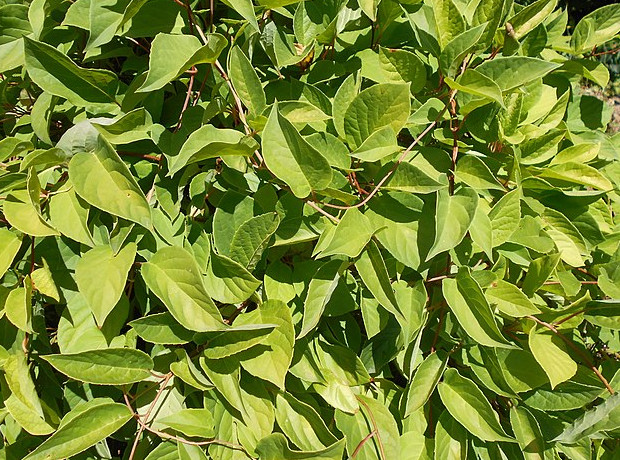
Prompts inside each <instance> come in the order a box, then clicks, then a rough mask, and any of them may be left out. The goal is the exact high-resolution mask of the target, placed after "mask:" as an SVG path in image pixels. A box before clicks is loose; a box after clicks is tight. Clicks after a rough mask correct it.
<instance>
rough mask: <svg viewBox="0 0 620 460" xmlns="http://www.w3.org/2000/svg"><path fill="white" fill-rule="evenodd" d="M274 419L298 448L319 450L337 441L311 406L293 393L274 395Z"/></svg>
mask: <svg viewBox="0 0 620 460" xmlns="http://www.w3.org/2000/svg"><path fill="white" fill-rule="evenodd" d="M275 407H276V421H277V422H278V425H279V426H280V428H281V429H282V431H284V433H285V434H286V435H287V436H288V438H289V439H290V440H291V441H292V442H293V443H294V444H295V445H296V446H297V447H299V448H300V449H303V450H321V449H323V448H325V447H328V446H330V445H332V444H333V443H335V442H336V441H337V439H336V437H335V436H334V435H333V434H332V433H331V432H330V431H329V429H328V428H327V427H326V426H325V422H324V421H323V419H321V417H320V416H319V414H318V413H317V412H316V411H315V410H314V409H313V408H312V406H310V405H308V404H306V403H304V402H302V401H300V400H298V399H296V398H295V397H294V396H293V395H291V394H289V393H285V392H282V391H280V392H278V394H277V395H276V405H275Z"/></svg>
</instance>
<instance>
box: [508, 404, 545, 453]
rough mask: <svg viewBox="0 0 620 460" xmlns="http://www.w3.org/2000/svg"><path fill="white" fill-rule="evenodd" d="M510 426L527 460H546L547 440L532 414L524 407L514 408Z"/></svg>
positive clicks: (511, 413)
mask: <svg viewBox="0 0 620 460" xmlns="http://www.w3.org/2000/svg"><path fill="white" fill-rule="evenodd" d="M510 424H511V425H512V431H514V434H515V437H516V438H517V442H518V443H519V447H520V448H521V450H522V452H523V457H524V458H525V460H544V458H545V453H544V452H545V439H544V437H543V434H542V433H541V431H540V426H539V425H538V422H537V421H536V419H535V418H534V416H533V415H532V413H531V412H530V411H529V410H527V409H526V408H524V407H521V406H519V407H515V406H513V407H511V408H510Z"/></svg>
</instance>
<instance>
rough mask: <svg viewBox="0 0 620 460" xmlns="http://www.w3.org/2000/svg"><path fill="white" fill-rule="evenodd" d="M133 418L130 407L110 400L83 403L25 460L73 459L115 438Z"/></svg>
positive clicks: (98, 399) (66, 416)
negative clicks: (110, 438) (118, 431)
mask: <svg viewBox="0 0 620 460" xmlns="http://www.w3.org/2000/svg"><path fill="white" fill-rule="evenodd" d="M131 417H132V414H131V411H130V410H129V409H128V408H127V406H125V405H124V404H118V403H115V402H112V400H111V399H108V398H96V399H93V400H91V401H88V402H86V403H83V404H80V405H78V406H77V407H76V408H75V409H73V410H72V411H71V412H69V413H68V414H67V415H65V417H64V418H63V419H62V422H61V424H60V426H59V427H58V430H57V431H56V432H55V433H54V434H53V435H52V436H50V437H49V438H48V439H46V440H45V441H44V442H43V444H41V445H40V446H39V447H37V448H36V449H35V450H34V451H33V452H31V453H30V454H28V455H27V456H26V457H25V458H24V460H48V459H60V458H67V457H72V456H74V455H76V454H79V453H80V452H82V451H84V450H86V449H88V448H89V447H90V446H94V445H95V444H97V443H98V442H99V441H103V440H104V439H106V438H107V437H108V436H110V435H112V434H113V433H114V432H115V431H117V430H118V429H120V428H121V427H122V426H123V425H125V423H127V422H128V421H129V419H131Z"/></svg>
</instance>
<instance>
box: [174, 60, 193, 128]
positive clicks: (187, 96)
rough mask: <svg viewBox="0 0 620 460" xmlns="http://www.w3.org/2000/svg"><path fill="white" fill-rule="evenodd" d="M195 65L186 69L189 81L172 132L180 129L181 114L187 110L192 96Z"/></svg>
mask: <svg viewBox="0 0 620 460" xmlns="http://www.w3.org/2000/svg"><path fill="white" fill-rule="evenodd" d="M196 72H198V70H196V66H192V68H191V69H190V70H188V71H187V73H189V83H188V85H187V93H185V102H183V107H182V108H181V113H180V114H179V122H178V123H177V126H176V128H174V132H175V133H176V132H177V131H178V130H179V129H181V124H182V123H183V114H184V113H185V111H186V110H187V107H188V106H189V101H190V99H191V98H192V91H193V89H194V78H195V77H196Z"/></svg>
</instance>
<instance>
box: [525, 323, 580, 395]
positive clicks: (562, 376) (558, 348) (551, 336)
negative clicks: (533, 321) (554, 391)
mask: <svg viewBox="0 0 620 460" xmlns="http://www.w3.org/2000/svg"><path fill="white" fill-rule="evenodd" d="M528 344H529V347H530V350H531V351H532V354H533V355H534V358H536V361H538V364H540V366H541V367H542V368H543V369H544V370H545V373H546V374H547V377H549V382H551V388H555V387H556V386H557V385H558V384H560V383H562V382H565V381H566V380H568V379H570V378H571V377H572V376H573V375H575V372H577V363H576V362H575V361H573V359H572V358H571V357H570V355H569V354H568V353H567V352H566V344H565V343H564V341H563V340H562V339H560V337H558V336H557V334H555V333H554V332H552V331H550V330H547V329H541V330H539V329H537V328H535V327H533V328H532V329H531V330H530V333H529V340H528Z"/></svg>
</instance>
